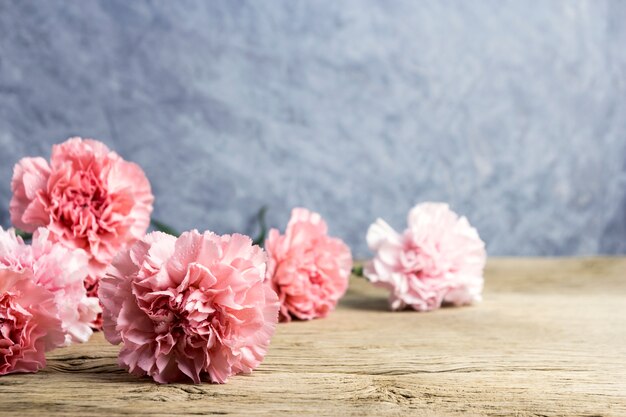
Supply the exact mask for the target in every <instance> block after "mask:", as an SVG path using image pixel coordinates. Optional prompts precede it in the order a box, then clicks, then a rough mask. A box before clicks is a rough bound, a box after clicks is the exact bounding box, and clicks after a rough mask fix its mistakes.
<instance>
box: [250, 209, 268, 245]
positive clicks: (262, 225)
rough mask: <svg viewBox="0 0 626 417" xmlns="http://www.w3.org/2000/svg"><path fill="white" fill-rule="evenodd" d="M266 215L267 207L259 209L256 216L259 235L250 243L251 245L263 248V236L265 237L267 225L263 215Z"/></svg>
mask: <svg viewBox="0 0 626 417" xmlns="http://www.w3.org/2000/svg"><path fill="white" fill-rule="evenodd" d="M266 214H267V206H263V207H261V209H260V210H259V212H258V213H257V215H256V218H257V222H258V223H259V234H258V235H257V237H256V239H254V240H253V241H252V243H253V244H255V245H259V246H260V247H263V245H264V243H265V236H266V235H267V223H266V222H265V215H266Z"/></svg>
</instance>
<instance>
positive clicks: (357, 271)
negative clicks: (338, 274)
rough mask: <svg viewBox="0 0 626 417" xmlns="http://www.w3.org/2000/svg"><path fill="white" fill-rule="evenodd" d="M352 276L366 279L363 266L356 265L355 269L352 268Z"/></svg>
mask: <svg viewBox="0 0 626 417" xmlns="http://www.w3.org/2000/svg"><path fill="white" fill-rule="evenodd" d="M352 275H355V276H357V277H361V278H362V277H364V275H363V265H355V266H354V268H352Z"/></svg>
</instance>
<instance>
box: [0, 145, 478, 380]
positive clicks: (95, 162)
mask: <svg viewBox="0 0 626 417" xmlns="http://www.w3.org/2000/svg"><path fill="white" fill-rule="evenodd" d="M11 188H12V191H13V198H12V200H11V204H10V213H11V220H12V222H13V224H14V225H15V226H16V227H17V228H18V229H20V230H22V231H24V232H29V233H32V243H31V244H26V243H25V242H24V240H23V239H22V238H21V237H20V236H17V235H16V233H15V231H14V230H13V229H9V230H8V231H5V230H2V229H1V228H0V375H2V374H7V373H13V372H35V371H37V370H39V369H41V368H42V367H44V366H45V353H46V352H47V351H49V350H51V349H54V348H56V347H60V346H66V345H68V344H70V343H72V342H85V341H87V340H88V339H89V337H90V336H91V334H92V331H93V330H92V329H100V328H102V330H103V331H104V335H105V337H106V339H107V340H108V341H109V342H111V343H113V344H120V343H121V344H122V348H121V350H120V353H119V364H120V366H122V367H124V368H125V369H127V370H128V371H129V372H131V373H132V374H135V375H138V376H144V375H148V376H150V377H152V378H153V379H154V380H155V381H156V382H159V383H168V382H175V381H192V382H195V383H200V382H201V381H203V380H209V381H211V382H217V383H223V382H226V381H227V379H228V378H229V377H230V376H232V375H235V374H238V373H248V372H251V371H252V370H253V369H255V368H256V367H257V366H258V365H259V364H260V363H261V361H262V360H263V358H264V356H265V354H266V352H267V349H268V346H269V343H270V340H271V338H272V335H273V333H274V331H275V328H276V325H277V323H278V322H279V321H281V322H288V321H290V320H292V319H298V320H310V319H315V318H322V317H326V316H327V315H328V314H329V313H330V312H332V311H333V310H334V309H335V307H336V305H337V303H338V301H339V299H340V298H341V297H342V296H343V295H344V293H345V292H346V290H347V287H348V280H349V277H350V274H351V271H352V266H353V262H352V255H351V253H350V249H349V248H348V246H347V245H346V244H345V243H344V242H342V241H341V240H340V239H338V238H334V237H331V236H329V235H328V229H327V225H326V223H325V222H324V220H323V219H322V218H321V216H320V215H319V214H317V213H314V212H310V211H308V210H306V209H302V208H297V209H294V210H293V212H292V216H291V219H290V221H289V223H288V225H287V228H286V231H285V233H284V234H281V233H280V232H279V231H278V230H276V229H272V230H270V232H269V234H268V236H267V239H265V241H264V245H263V246H264V249H263V248H261V247H260V246H258V245H255V244H254V243H253V241H252V239H251V238H249V237H248V236H244V235H240V234H233V235H221V236H220V235H217V234H215V233H212V232H208V231H207V232H204V233H200V232H198V231H197V230H192V231H188V232H185V233H183V234H182V235H180V236H178V237H177V236H172V235H169V234H166V233H162V232H152V233H148V234H146V232H147V231H148V228H149V225H150V216H151V213H152V203H153V200H154V197H153V195H152V192H151V188H150V183H149V182H148V180H147V178H146V176H145V174H144V172H143V171H142V169H141V168H140V167H139V166H138V165H136V164H134V163H131V162H127V161H125V160H123V159H122V158H121V157H120V156H119V155H117V154H116V153H115V152H112V151H110V150H109V149H108V148H107V147H106V146H105V145H104V144H102V143H100V142H98V141H95V140H91V139H85V140H83V139H81V138H71V139H69V140H67V141H66V142H64V143H62V144H59V145H55V146H54V147H53V149H52V155H51V159H50V162H48V161H46V160H45V159H43V158H24V159H22V160H21V161H19V163H18V164H17V165H16V166H15V169H14V174H13V180H12V184H11ZM408 223H409V227H408V228H407V229H406V230H405V231H404V233H402V234H398V233H397V232H395V231H394V230H393V229H392V228H391V227H390V226H389V225H388V224H387V223H385V222H384V221H383V220H380V219H379V220H377V221H376V222H375V223H374V224H373V225H372V226H371V227H370V229H369V231H368V233H367V241H368V245H369V246H370V248H371V249H372V251H373V252H374V253H375V256H374V258H373V259H372V260H371V261H370V262H368V263H367V264H366V266H365V268H364V275H365V276H366V277H367V278H368V279H369V280H370V281H371V282H373V283H374V284H375V285H379V286H382V287H384V288H387V289H388V290H389V291H390V294H391V295H390V306H391V308H392V309H393V310H399V309H403V308H406V307H411V308H413V309H415V310H418V311H427V310H432V309H435V308H437V307H439V306H441V305H442V304H446V303H448V304H453V305H463V304H469V303H471V302H473V301H477V300H479V299H480V296H481V293H482V286H483V268H484V264H485V258H486V254H485V249H484V244H483V242H482V241H481V240H480V238H479V236H478V233H477V232H476V230H475V229H474V228H472V227H471V226H470V225H469V223H468V222H467V220H466V219H465V218H459V217H458V216H457V215H456V214H455V213H454V212H452V211H451V210H450V209H449V208H448V206H447V205H445V204H436V203H426V204H421V205H418V206H416V207H415V208H413V209H412V210H411V212H410V214H409V219H408Z"/></svg>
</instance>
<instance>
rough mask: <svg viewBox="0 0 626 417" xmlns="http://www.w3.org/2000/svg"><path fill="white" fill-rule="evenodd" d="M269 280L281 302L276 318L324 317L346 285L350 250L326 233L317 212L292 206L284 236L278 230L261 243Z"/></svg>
mask: <svg viewBox="0 0 626 417" xmlns="http://www.w3.org/2000/svg"><path fill="white" fill-rule="evenodd" d="M265 250H266V251H267V253H268V256H269V260H268V267H267V280H268V281H269V282H270V283H271V285H272V288H274V290H275V291H276V293H277V294H278V298H279V300H280V320H281V321H290V320H291V318H292V317H294V318H297V319H301V320H310V319H314V318H321V317H326V316H327V315H328V314H329V313H330V312H331V311H333V310H334V309H335V306H336V305H337V302H338V301H339V299H340V298H341V297H342V296H343V295H344V294H345V292H346V290H347V288H348V280H349V278H350V272H351V271H352V255H351V253H350V248H348V246H347V245H346V244H345V243H344V242H343V241H342V240H341V239H338V238H334V237H329V236H328V228H327V226H326V222H325V221H324V220H323V219H322V217H321V216H320V215H319V214H318V213H313V212H310V211H308V210H306V209H303V208H296V209H294V210H293V211H292V213H291V219H290V220H289V224H288V225H287V230H286V231H285V234H284V235H281V234H280V232H279V231H278V230H276V229H272V230H270V232H269V235H268V238H267V239H266V241H265Z"/></svg>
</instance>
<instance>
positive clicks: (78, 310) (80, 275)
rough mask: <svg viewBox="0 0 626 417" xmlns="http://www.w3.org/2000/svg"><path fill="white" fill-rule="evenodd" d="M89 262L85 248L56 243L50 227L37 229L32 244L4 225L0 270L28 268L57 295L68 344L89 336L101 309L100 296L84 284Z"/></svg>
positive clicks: (34, 278)
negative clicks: (51, 235) (92, 293)
mask: <svg viewBox="0 0 626 417" xmlns="http://www.w3.org/2000/svg"><path fill="white" fill-rule="evenodd" d="M87 264H88V257H87V254H86V253H85V252H84V251H83V250H80V249H73V250H72V249H68V248H66V247H65V246H63V245H61V244H59V243H53V242H52V241H51V240H50V233H49V231H48V230H47V229H44V228H39V229H37V230H35V234H34V235H33V241H32V244H31V245H26V244H25V243H24V241H23V240H22V238H21V237H18V236H16V235H15V231H14V230H13V229H9V230H7V231H5V230H3V229H2V228H1V227H0V270H12V271H15V272H17V273H22V272H25V271H26V272H27V273H28V275H29V276H32V279H33V280H34V283H35V284H37V285H39V286H41V287H44V288H46V289H47V290H49V291H50V292H51V293H52V294H53V295H54V300H55V302H56V304H57V313H58V317H59V319H60V320H61V322H62V327H63V331H64V332H65V335H66V336H65V338H66V343H67V344H69V343H71V342H86V341H87V340H89V337H90V336H91V334H92V330H91V327H90V324H91V323H92V322H93V320H95V319H96V317H97V316H98V314H99V313H100V305H99V304H98V299H97V298H95V297H88V296H87V292H86V290H85V287H84V285H83V282H84V280H85V277H86V276H87Z"/></svg>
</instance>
